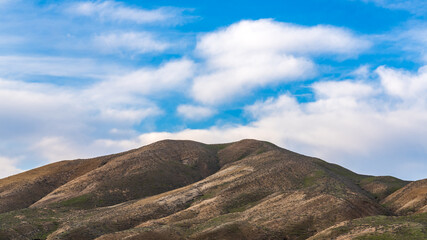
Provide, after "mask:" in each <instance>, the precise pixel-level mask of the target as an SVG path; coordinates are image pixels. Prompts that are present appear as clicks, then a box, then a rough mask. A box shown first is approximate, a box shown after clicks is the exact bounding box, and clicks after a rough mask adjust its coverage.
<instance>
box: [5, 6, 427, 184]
mask: <svg viewBox="0 0 427 240" xmlns="http://www.w3.org/2000/svg"><path fill="white" fill-rule="evenodd" d="M246 138H251V139H259V140H265V141H270V142H272V143H274V144H276V145H278V146H280V147H283V148H286V149H289V150H292V151H295V152H298V153H301V154H304V155H309V156H315V157H318V158H322V159H324V160H326V161H328V162H332V163H337V164H340V165H342V166H344V167H346V168H349V169H351V170H353V171H355V172H357V173H361V174H370V175H392V176H396V177H399V178H401V179H405V180H417V179H422V178H426V177H427V2H426V1H424V0H405V1H403V0H305V1H290V0H264V1H262V2H260V1H247V0H246V1H241V0H228V1H222V0H218V1H204V0H197V1H196V0H188V1H170V0H156V1H49V0H45V1H33V0H26V1H22V0H0V178H2V177H7V176H10V175H13V174H16V173H19V172H22V171H25V170H29V169H32V168H35V167H38V166H42V165H45V164H48V163H52V162H56V161H60V160H68V159H76V158H88V157H95V156H100V155H105V154H110V153H116V152H121V151H125V150H129V149H132V148H137V147H141V146H143V145H146V144H150V143H153V142H155V141H158V140H162V139H189V140H195V141H201V142H204V143H223V142H232V141H238V140H241V139H246Z"/></svg>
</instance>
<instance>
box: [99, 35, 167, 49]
mask: <svg viewBox="0 0 427 240" xmlns="http://www.w3.org/2000/svg"><path fill="white" fill-rule="evenodd" d="M93 41H94V46H95V47H97V48H98V49H99V50H100V51H102V52H105V53H124V54H125V53H131V54H143V53H150V52H162V51H164V50H166V49H167V48H169V47H170V46H171V44H170V43H167V42H164V41H161V40H159V39H156V37H155V36H154V34H152V33H149V32H124V33H108V34H100V35H97V36H95V37H94V39H93Z"/></svg>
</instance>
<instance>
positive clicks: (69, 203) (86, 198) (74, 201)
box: [54, 194, 93, 209]
mask: <svg viewBox="0 0 427 240" xmlns="http://www.w3.org/2000/svg"><path fill="white" fill-rule="evenodd" d="M54 205H55V206H56V207H72V208H81V209H87V208H90V207H92V206H93V200H92V198H91V196H90V195H89V194H84V195H81V196H78V197H74V198H70V199H68V200H65V201H62V202H59V203H55V204H54Z"/></svg>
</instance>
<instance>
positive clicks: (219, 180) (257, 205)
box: [51, 140, 385, 239]
mask: <svg viewBox="0 0 427 240" xmlns="http://www.w3.org/2000/svg"><path fill="white" fill-rule="evenodd" d="M248 149H249V150H248ZM218 157H219V162H220V163H226V165H224V167H223V168H221V170H220V171H219V172H217V173H215V174H213V175H212V176H209V177H207V178H206V179H204V180H201V181H199V182H197V183H194V184H191V185H189V186H186V187H183V188H180V189H176V190H173V191H170V192H166V193H163V194H160V195H156V196H152V197H149V198H145V199H141V200H138V201H132V202H127V203H123V204H119V205H115V206H111V207H107V208H98V209H96V210H95V211H91V212H90V214H89V215H83V216H82V217H81V218H79V219H80V220H79V221H73V222H70V223H66V224H63V225H62V226H61V227H60V228H59V229H58V230H57V231H55V232H54V233H53V234H52V235H51V238H52V239H78V238H82V237H87V238H95V237H100V236H101V235H103V233H104V234H105V233H113V234H111V235H105V236H103V237H101V238H100V239H122V238H124V237H130V236H133V238H134V239H143V238H145V237H148V236H151V237H153V238H161V237H164V238H165V239H168V238H169V239H179V238H180V237H182V238H188V239H305V238H306V237H308V236H311V235H313V234H314V233H316V232H318V231H320V230H322V229H324V228H325V227H327V226H330V225H333V224H335V223H338V222H341V221H344V220H349V219H353V218H358V217H363V216H370V215H376V214H381V213H385V210H384V209H383V208H382V207H381V206H380V205H378V204H377V203H376V202H375V201H374V200H373V199H372V198H371V197H370V196H369V195H367V193H366V192H365V191H364V190H362V189H361V188H360V187H359V186H357V185H356V184H355V183H353V181H352V180H347V181H342V179H343V178H344V177H343V176H340V175H338V174H337V173H335V172H332V171H330V170H329V169H327V168H324V167H323V166H322V165H319V164H317V160H315V159H313V158H310V157H305V156H302V155H299V154H296V153H293V152H290V151H287V150H283V149H279V148H277V147H275V146H273V145H271V144H268V143H264V142H258V141H252V140H245V141H241V142H237V143H234V144H230V145H229V146H227V147H225V148H224V149H221V150H219V152H218ZM130 239H132V238H130Z"/></svg>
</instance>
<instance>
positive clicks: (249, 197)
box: [224, 192, 269, 213]
mask: <svg viewBox="0 0 427 240" xmlns="http://www.w3.org/2000/svg"><path fill="white" fill-rule="evenodd" d="M268 195H269V193H268V192H252V193H242V194H240V195H238V196H237V197H235V198H233V199H231V200H230V201H228V202H227V203H226V204H225V206H224V210H225V212H227V213H235V212H243V211H245V210H247V209H249V208H252V207H253V206H255V205H257V204H258V203H259V201H260V200H261V199H263V198H265V197H266V196H268Z"/></svg>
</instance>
